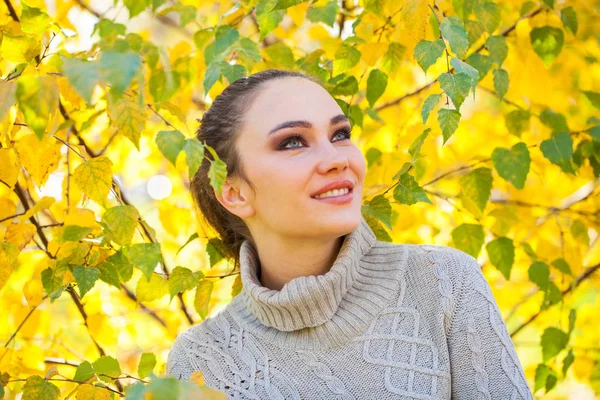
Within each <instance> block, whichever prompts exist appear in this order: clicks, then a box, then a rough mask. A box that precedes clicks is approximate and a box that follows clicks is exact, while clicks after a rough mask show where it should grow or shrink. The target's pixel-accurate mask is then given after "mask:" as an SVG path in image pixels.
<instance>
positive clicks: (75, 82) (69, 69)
mask: <svg viewBox="0 0 600 400" xmlns="http://www.w3.org/2000/svg"><path fill="white" fill-rule="evenodd" d="M61 58H62V61H63V62H62V72H63V74H64V75H65V76H66V77H67V79H68V81H69V83H70V84H71V86H73V87H74V88H75V90H77V93H79V95H80V96H81V97H83V99H84V100H85V101H86V103H87V104H88V105H90V104H91V101H92V93H93V91H94V88H95V87H96V85H97V84H98V82H99V81H100V68H99V65H98V63H95V62H89V61H84V60H80V59H77V58H66V57H61Z"/></svg>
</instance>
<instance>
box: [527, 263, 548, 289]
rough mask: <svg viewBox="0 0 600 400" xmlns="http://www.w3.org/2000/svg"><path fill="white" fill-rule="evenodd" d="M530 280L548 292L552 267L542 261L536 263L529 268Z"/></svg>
mask: <svg viewBox="0 0 600 400" xmlns="http://www.w3.org/2000/svg"><path fill="white" fill-rule="evenodd" d="M529 280H530V281H531V282H533V283H535V284H536V285H537V286H538V287H539V288H540V289H541V290H547V289H548V285H549V284H550V267H548V264H546V263H545V262H542V261H536V262H534V263H533V264H531V266H530V267H529Z"/></svg>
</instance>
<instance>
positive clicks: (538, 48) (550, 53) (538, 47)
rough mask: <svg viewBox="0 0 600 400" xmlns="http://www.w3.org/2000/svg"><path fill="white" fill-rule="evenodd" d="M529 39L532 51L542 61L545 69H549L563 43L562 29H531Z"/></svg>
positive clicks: (551, 27) (546, 27) (548, 27)
mask: <svg viewBox="0 0 600 400" xmlns="http://www.w3.org/2000/svg"><path fill="white" fill-rule="evenodd" d="M529 38H530V39H531V45H532V46H533V50H534V51H535V52H536V54H537V55H538V56H539V57H540V58H541V59H542V61H543V62H544V65H545V66H546V67H549V66H550V64H552V62H553V61H554V59H555V58H556V57H557V56H558V55H559V54H560V51H561V50H562V46H563V43H564V41H565V37H564V33H563V31H562V29H560V28H555V27H553V26H543V27H539V28H533V29H532V30H531V32H530V33H529Z"/></svg>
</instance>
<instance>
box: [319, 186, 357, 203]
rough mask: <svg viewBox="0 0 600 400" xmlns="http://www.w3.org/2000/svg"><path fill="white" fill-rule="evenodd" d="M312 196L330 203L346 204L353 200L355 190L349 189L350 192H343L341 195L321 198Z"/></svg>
mask: <svg viewBox="0 0 600 400" xmlns="http://www.w3.org/2000/svg"><path fill="white" fill-rule="evenodd" d="M312 198H313V199H315V200H318V201H321V202H325V203H330V204H346V203H349V202H351V201H352V199H353V198H354V191H353V190H352V189H348V193H346V194H342V195H339V196H332V197H323V198H320V199H317V198H315V197H312Z"/></svg>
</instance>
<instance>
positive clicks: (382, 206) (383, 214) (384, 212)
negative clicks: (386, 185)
mask: <svg viewBox="0 0 600 400" xmlns="http://www.w3.org/2000/svg"><path fill="white" fill-rule="evenodd" d="M361 212H362V214H363V215H368V216H371V217H373V218H377V219H378V220H380V221H381V222H383V223H384V224H385V226H387V227H388V229H392V205H391V204H390V201H389V200H388V199H387V198H386V197H385V196H384V195H382V194H379V195H377V196H375V197H373V198H372V199H371V200H370V201H368V202H367V203H365V204H363V205H362V207H361Z"/></svg>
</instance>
